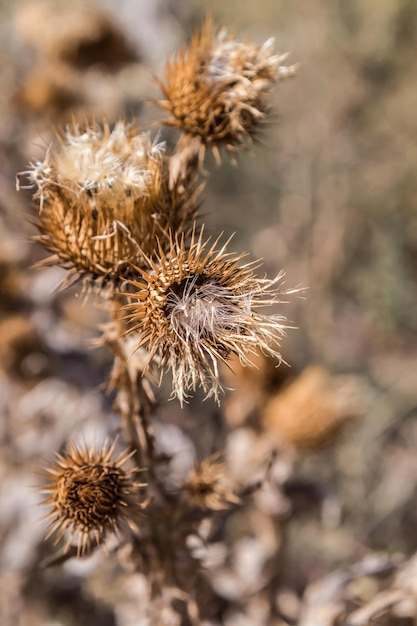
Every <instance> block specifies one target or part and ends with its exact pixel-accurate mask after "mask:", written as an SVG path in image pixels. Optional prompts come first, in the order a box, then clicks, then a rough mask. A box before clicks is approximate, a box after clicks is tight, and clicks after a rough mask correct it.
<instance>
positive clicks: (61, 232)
mask: <svg viewBox="0 0 417 626" xmlns="http://www.w3.org/2000/svg"><path fill="white" fill-rule="evenodd" d="M168 161H169V159H168V157H167V155H166V154H165V147H164V144H162V143H155V142H154V141H153V140H152V138H151V136H150V134H149V133H139V132H138V130H137V129H136V127H135V126H134V125H133V124H126V123H125V122H123V121H119V122H118V123H116V125H115V126H114V128H113V129H112V130H111V129H110V128H109V126H108V125H107V124H106V123H104V125H103V126H102V127H101V126H99V125H98V124H93V125H92V126H90V127H87V128H86V129H85V130H81V129H80V127H79V126H78V125H77V124H74V125H73V126H72V127H68V128H67V130H66V132H65V134H64V135H63V136H62V137H61V138H60V146H59V147H58V148H57V149H53V148H52V147H50V148H49V149H48V150H47V152H46V155H45V158H44V160H43V161H41V162H36V163H35V164H32V165H31V167H30V169H29V170H28V171H27V172H23V174H26V175H27V177H28V178H29V181H30V184H31V185H32V186H33V187H36V188H37V191H36V193H35V197H36V198H38V199H39V216H38V217H39V221H38V227H39V230H40V236H39V237H38V239H39V241H40V242H41V243H42V244H43V245H44V246H45V247H46V248H47V249H48V250H49V251H51V252H52V253H53V256H51V257H49V258H48V259H46V260H45V261H44V264H49V265H51V264H59V265H62V266H64V267H66V268H69V269H70V270H71V274H72V275H75V276H76V277H77V278H78V277H79V276H85V275H87V276H89V277H90V278H92V279H97V278H101V279H113V280H114V279H124V278H125V277H126V276H128V275H129V272H130V269H131V263H132V262H134V263H135V264H136V265H139V266H141V265H142V263H143V258H144V257H143V253H144V254H145V255H146V254H150V253H151V252H152V250H153V248H154V245H155V237H156V236H157V237H158V238H159V239H160V241H161V242H162V245H163V242H164V241H166V243H167V244H168V243H169V237H168V236H167V235H166V233H168V231H169V230H182V229H185V230H187V228H188V226H189V224H190V223H191V222H192V220H193V219H194V218H195V211H196V196H197V194H198V190H197V188H196V186H195V184H194V183H193V181H192V180H191V179H190V178H189V177H187V176H186V178H183V179H182V180H177V183H176V184H175V185H174V186H170V185H169V180H168V176H169V172H168Z"/></svg>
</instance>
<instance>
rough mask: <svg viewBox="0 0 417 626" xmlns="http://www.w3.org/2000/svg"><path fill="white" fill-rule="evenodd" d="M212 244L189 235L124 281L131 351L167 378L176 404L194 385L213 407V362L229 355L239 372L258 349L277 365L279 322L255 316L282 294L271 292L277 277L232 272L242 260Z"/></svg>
mask: <svg viewBox="0 0 417 626" xmlns="http://www.w3.org/2000/svg"><path fill="white" fill-rule="evenodd" d="M218 243H219V239H216V241H214V243H211V242H210V239H208V240H206V241H203V235H202V233H200V235H199V236H196V235H195V234H193V236H192V238H191V242H190V245H189V246H186V245H185V240H184V237H178V236H176V237H175V238H174V237H173V238H172V240H171V248H170V251H169V253H168V254H165V253H164V251H163V250H162V249H161V248H160V249H159V251H158V253H157V254H155V256H154V260H151V259H149V266H150V267H149V270H148V271H147V272H145V271H143V270H142V271H141V277H140V278H139V279H138V280H133V281H130V287H131V289H130V293H129V294H128V295H129V299H130V303H129V304H128V305H126V306H125V309H126V310H127V316H126V317H127V319H128V323H129V325H130V330H129V331H128V332H138V333H139V339H138V344H137V347H138V348H139V347H145V348H146V349H147V350H148V352H149V362H151V360H152V359H153V358H154V357H156V358H157V360H158V362H159V364H160V366H161V368H162V370H163V369H168V370H171V371H172V377H173V395H175V396H177V397H178V398H179V400H180V402H181V403H182V402H183V400H184V398H186V397H187V392H188V391H189V390H191V389H192V390H195V389H196V387H197V385H201V386H202V388H203V390H204V392H205V393H206V395H207V397H208V396H214V397H215V398H216V400H218V395H219V391H221V389H222V388H221V385H220V382H219V371H218V362H219V361H223V362H226V361H227V359H228V357H229V356H230V355H232V354H236V355H237V356H238V357H239V359H240V361H241V362H242V363H243V364H249V363H250V362H251V355H253V354H255V353H256V351H257V350H259V349H260V350H261V351H262V352H264V353H265V354H267V355H269V356H273V357H276V358H278V359H279V360H280V358H281V357H280V354H279V352H278V350H277V347H278V346H277V344H278V340H279V339H280V338H281V337H282V335H283V334H284V328H285V327H284V325H283V322H284V321H285V318H284V317H282V316H280V315H271V316H265V315H262V314H261V313H258V311H257V309H258V308H259V307H264V306H270V305H272V304H275V303H276V302H278V301H279V296H280V295H282V293H283V292H280V291H278V290H277V289H271V287H272V286H273V285H274V284H275V283H276V282H278V281H279V279H280V278H281V277H282V274H280V275H279V276H277V278H275V279H274V280H267V279H265V278H258V277H256V275H255V274H254V264H253V263H248V264H246V265H242V266H239V261H240V259H241V258H242V256H244V255H240V256H236V255H233V254H232V253H230V252H226V246H227V243H228V242H226V243H225V244H224V245H223V246H221V247H220V248H217V245H218Z"/></svg>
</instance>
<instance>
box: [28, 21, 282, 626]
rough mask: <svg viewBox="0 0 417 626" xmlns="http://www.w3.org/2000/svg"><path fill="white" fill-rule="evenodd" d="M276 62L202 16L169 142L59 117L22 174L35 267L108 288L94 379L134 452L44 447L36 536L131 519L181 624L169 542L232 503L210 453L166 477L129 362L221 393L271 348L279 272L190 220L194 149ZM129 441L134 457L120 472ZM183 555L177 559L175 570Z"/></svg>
mask: <svg viewBox="0 0 417 626" xmlns="http://www.w3.org/2000/svg"><path fill="white" fill-rule="evenodd" d="M284 60H285V55H279V54H275V53H274V52H273V50H272V42H271V41H269V42H266V43H265V44H264V45H263V46H258V45H255V44H252V43H250V42H239V41H236V40H235V39H234V35H233V34H232V33H231V32H230V31H228V30H226V29H216V28H214V26H213V24H212V22H211V21H210V20H207V21H206V23H205V24H204V26H203V27H202V29H201V30H200V31H199V32H197V33H196V34H195V36H194V37H193V39H192V42H191V44H190V46H189V47H188V48H183V49H182V50H181V51H180V53H179V54H178V56H177V57H176V59H174V61H172V62H171V63H168V65H167V69H166V82H165V84H164V85H162V84H161V87H162V90H163V92H164V94H165V97H166V100H165V101H164V102H160V103H159V104H160V106H161V107H162V108H163V109H165V110H167V111H168V112H169V113H170V115H171V117H170V118H169V119H168V120H165V122H163V123H167V124H168V125H171V126H175V127H177V128H178V129H179V130H180V131H181V133H182V135H181V138H180V140H179V142H178V143H177V146H176V148H175V149H174V151H173V152H172V153H171V152H170V151H169V150H168V149H167V148H166V147H165V144H164V143H163V142H155V141H154V140H153V139H152V137H151V135H150V134H149V133H147V132H144V133H141V132H139V131H138V129H137V127H136V126H135V125H134V124H127V123H126V122H124V121H119V122H117V123H116V124H115V126H114V127H113V128H112V129H111V128H110V126H109V125H108V124H107V123H104V124H103V125H102V126H100V125H98V124H95V123H94V124H92V125H91V126H87V127H86V128H84V129H81V127H80V126H78V125H77V124H73V126H71V127H68V128H67V130H66V132H65V133H63V135H62V136H61V137H60V138H59V141H60V145H59V147H58V148H53V147H52V146H51V147H50V148H49V149H48V150H47V152H46V155H45V158H44V159H43V161H39V162H36V163H34V164H31V166H30V167H29V169H28V170H27V171H26V172H23V174H24V175H26V177H27V178H28V179H29V187H30V188H34V189H35V194H34V197H35V199H36V200H37V203H38V204H37V208H38V217H37V219H38V228H39V231H40V234H39V236H38V238H37V239H38V241H39V242H40V243H41V244H43V245H44V247H45V248H46V249H47V250H48V251H49V252H51V253H52V256H50V257H49V258H47V259H45V260H44V261H43V262H42V263H41V264H42V265H54V264H56V265H60V266H63V267H65V268H68V269H69V274H68V276H67V279H66V281H64V282H65V284H68V283H70V282H72V281H76V280H78V279H79V278H86V279H87V284H88V285H89V286H91V285H97V284H98V286H102V285H103V284H105V285H106V287H107V289H106V293H105V294H104V295H105V297H106V303H107V304H110V306H109V307H108V309H109V311H110V321H109V323H108V324H107V325H105V328H104V333H103V337H102V338H101V339H100V340H98V341H97V344H99V343H100V344H101V345H107V346H108V347H109V348H110V349H111V350H112V351H113V354H114V366H113V370H112V374H111V376H110V379H109V383H108V388H109V389H110V391H111V392H114V394H115V405H114V409H115V411H116V412H117V413H118V414H119V415H120V425H121V429H122V431H123V436H124V437H125V440H126V442H127V443H128V445H129V450H132V452H128V451H127V450H125V451H123V452H121V453H120V454H119V455H118V456H115V457H114V458H113V454H114V452H115V446H116V443H113V444H112V445H109V444H105V445H104V446H103V447H102V449H100V450H97V449H96V448H95V447H92V448H87V447H86V446H81V447H80V446H76V445H75V444H73V443H70V444H69V445H68V451H67V452H63V453H61V454H58V455H57V458H56V460H55V461H54V462H53V463H52V464H51V466H50V467H49V468H48V469H46V470H45V471H44V475H46V476H47V477H48V484H47V486H46V488H45V494H46V497H45V499H44V504H46V505H48V506H49V507H50V508H51V510H50V512H49V514H48V516H47V517H48V520H49V524H50V526H51V528H50V531H49V535H48V536H52V535H55V537H56V541H60V540H61V539H62V538H64V536H67V539H66V545H65V549H66V550H67V552H70V550H69V548H70V547H71V551H72V552H74V551H75V552H76V554H77V555H78V556H83V555H86V554H90V553H91V552H92V551H93V550H94V549H95V548H96V547H98V546H101V545H102V544H104V543H105V540H106V537H107V536H108V535H109V534H111V533H113V532H116V531H117V530H119V529H120V528H121V527H122V526H124V525H126V524H127V525H128V526H130V527H131V528H132V529H133V531H134V532H135V538H134V539H133V537H132V541H131V545H130V548H131V553H130V554H131V555H130V557H129V558H130V559H131V564H133V569H136V571H137V570H139V569H140V568H142V570H141V571H145V572H146V575H147V576H149V579H150V580H152V581H155V580H158V584H153V583H152V582H151V583H150V585H151V586H152V593H154V594H155V593H157V591H156V590H157V589H158V590H159V591H158V592H159V593H161V594H162V593H163V590H164V585H165V587H166V588H168V587H170V588H174V587H175V588H177V589H179V595H178V594H177V597H178V598H182V599H184V598H185V604H187V606H189V607H192V608H190V609H189V615H188V617H189V620H188V621H189V622H190V623H193V624H197V623H200V622H199V621H198V620H197V617H196V615H197V614H198V610H197V608H196V604H195V601H194V599H193V598H192V597H191V595H192V594H190V583H189V581H194V580H195V579H196V578H197V576H196V573H197V569H195V570H193V568H194V567H195V568H198V562H197V561H193V560H192V558H191V557H192V554H191V553H190V552H188V553H187V555H186V558H184V559H183V557H184V552H181V550H187V547H186V546H187V542H186V538H187V536H189V535H190V534H192V533H193V532H195V530H196V528H195V523H196V517H197V518H198V519H199V520H201V515H202V516H204V517H207V518H209V520H210V517H211V516H214V515H215V514H216V512H217V511H219V510H222V509H227V508H229V507H230V505H232V504H237V503H238V502H240V500H239V498H238V497H237V496H236V494H235V493H234V490H233V482H232V481H231V479H230V475H229V471H228V468H227V466H226V465H225V464H224V463H223V462H220V461H219V460H218V459H219V458H220V456H221V454H222V451H221V450H219V453H218V454H215V455H214V456H213V455H212V456H210V457H209V458H207V459H203V460H202V461H201V462H200V463H198V464H197V465H195V467H194V468H193V469H192V470H191V472H190V473H189V475H188V477H187V479H186V480H185V482H183V484H182V488H181V489H180V490H178V491H177V490H174V491H172V490H171V489H170V488H169V484H168V483H167V484H165V482H164V478H163V475H164V473H163V471H159V470H160V468H159V467H158V465H159V464H161V463H162V464H163V463H166V462H167V458H166V457H164V454H163V453H160V451H159V450H158V441H157V440H156V438H155V436H154V433H153V426H154V425H155V420H154V417H155V407H156V406H157V401H156V399H155V397H154V395H153V391H152V389H151V383H150V381H149V380H147V379H145V378H144V376H143V375H144V374H147V375H149V373H150V372H151V371H155V370H157V369H158V368H159V373H160V377H161V378H162V376H163V374H164V373H165V372H166V371H170V372H171V374H172V381H173V387H172V393H173V396H176V397H177V398H178V399H179V401H180V404H181V405H182V404H183V403H184V401H185V399H186V398H187V397H188V395H189V393H190V392H191V391H194V390H196V388H197V387H199V386H200V387H202V389H203V391H204V393H205V395H206V397H213V398H214V399H215V400H216V401H219V397H220V393H221V391H222V384H221V380H220V371H219V364H221V363H223V364H225V365H226V366H230V363H232V362H233V360H234V359H235V360H236V359H238V361H239V362H240V364H241V365H242V366H246V365H249V364H251V363H252V362H253V361H256V359H257V358H258V355H259V353H261V354H263V355H265V356H268V357H271V358H272V360H274V361H275V364H279V363H280V361H281V355H280V351H279V349H280V345H279V344H280V340H281V338H282V337H283V335H284V333H285V328H286V319H285V317H283V316H282V315H281V314H280V313H278V312H277V311H276V308H275V307H277V306H278V305H279V304H280V303H281V302H282V298H283V296H284V295H286V294H288V293H290V292H289V291H285V290H284V289H283V282H282V279H283V272H280V273H279V274H278V275H277V276H276V277H275V278H273V279H267V278H266V277H264V276H258V275H257V273H256V272H257V270H258V269H259V266H260V264H259V263H258V262H257V261H255V262H247V261H246V260H244V259H245V258H246V254H239V253H233V252H231V251H229V245H230V239H228V240H226V241H225V242H224V243H223V242H222V239H221V236H219V237H217V238H211V237H205V236H204V227H200V226H198V225H197V218H198V208H199V202H198V197H199V192H200V189H201V185H200V186H199V184H198V180H199V178H198V177H199V174H200V167H199V166H201V163H202V160H203V158H204V154H205V151H206V149H207V148H210V149H211V150H212V151H213V152H214V154H215V156H216V157H217V158H219V155H220V153H219V149H220V148H221V147H224V148H226V149H229V150H231V149H237V148H239V147H242V146H243V145H244V144H245V143H247V142H248V141H250V140H252V139H253V138H254V136H255V133H256V130H257V128H258V125H259V122H260V121H262V120H263V119H264V118H265V116H266V115H267V113H268V111H269V109H270V104H271V100H270V96H271V89H272V86H273V84H274V83H275V82H276V81H278V80H279V79H281V78H283V77H286V76H290V75H292V74H293V73H294V67H293V66H290V67H286V66H284V65H283V62H284ZM102 295H103V293H102ZM268 311H269V314H267V312H268ZM132 350H133V355H132ZM129 355H130V356H129ZM132 356H133V358H132ZM213 447H214V446H213ZM132 454H134V455H135V463H136V465H135V467H133V468H132V469H125V464H126V463H127V461H128V459H129V458H130V456H131V455H132ZM139 467H140V468H142V469H143V468H146V469H144V471H146V485H145V484H144V483H142V484H141V483H137V482H136V474H137V472H138V471H139ZM180 482H181V481H180ZM142 488H143V489H142ZM145 501H146V505H145ZM145 506H146V516H143V518H141V520H140V524H139V525H138V516H139V515H140V511H141V509H142V508H144V507H145ZM196 508H197V509H201V510H200V511H199V512H198V515H197V516H196V511H195V509H196ZM230 508H231V507H230ZM73 542H75V544H74V545H73ZM177 560H178V561H179V562H178V563H177ZM181 561H184V562H187V567H188V566H190V568H191V570H190V571H191V576H188V573H189V572H187V581H186V582H181V580H182V581H184V580H185V578H184V575H183V574H181V570H182V565H181ZM190 561H191V562H192V564H191V565H190ZM181 576H182V578H181ZM161 590H162V591H161ZM188 600H190V602H188ZM193 602H194V604H193ZM187 610H188V609H187ZM190 616H191V617H190ZM184 623H188V622H184Z"/></svg>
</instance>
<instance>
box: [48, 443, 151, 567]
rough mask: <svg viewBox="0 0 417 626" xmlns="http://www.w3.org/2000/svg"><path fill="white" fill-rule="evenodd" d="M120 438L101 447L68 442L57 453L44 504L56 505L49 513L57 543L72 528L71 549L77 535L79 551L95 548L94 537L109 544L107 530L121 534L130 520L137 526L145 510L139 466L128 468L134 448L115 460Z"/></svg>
mask: <svg viewBox="0 0 417 626" xmlns="http://www.w3.org/2000/svg"><path fill="white" fill-rule="evenodd" d="M115 447H116V442H114V443H113V444H112V445H109V444H104V446H103V447H102V448H101V449H99V450H96V448H95V446H92V447H91V448H87V446H77V445H75V444H74V443H71V442H70V443H69V444H68V451H67V452H63V453H60V454H59V453H57V455H56V460H55V461H54V462H53V463H52V464H51V466H50V467H48V468H45V470H44V471H43V475H44V476H45V477H47V478H48V481H49V484H48V486H46V487H45V489H44V493H45V494H46V498H45V499H44V500H43V504H46V505H48V506H51V507H52V508H51V510H50V512H49V513H48V515H47V519H48V520H49V525H50V526H51V529H50V531H49V534H48V537H50V536H51V535H53V534H55V535H56V543H57V542H58V541H59V540H60V539H62V538H63V536H64V535H65V534H67V533H68V538H67V542H66V545H65V550H68V548H69V546H70V545H71V543H72V540H73V539H74V538H76V539H77V554H78V556H83V555H85V554H88V553H89V552H90V551H91V548H92V546H93V543H92V542H95V544H96V545H100V544H103V543H104V542H105V539H106V535H108V534H109V533H115V532H117V531H118V529H120V527H121V526H122V524H123V523H125V522H127V523H128V524H129V525H130V526H131V527H133V528H135V526H136V524H137V518H138V514H139V510H140V506H139V502H140V499H139V494H138V489H139V487H140V486H144V485H143V484H141V483H137V482H135V479H134V477H135V474H136V473H137V472H138V471H139V468H137V467H133V468H132V469H129V470H126V469H124V467H123V466H124V465H125V464H126V462H127V461H128V459H130V458H131V456H132V455H133V452H129V451H128V450H124V451H123V452H121V453H120V454H119V455H118V456H116V457H115V458H113V459H112V456H113V453H114V450H115Z"/></svg>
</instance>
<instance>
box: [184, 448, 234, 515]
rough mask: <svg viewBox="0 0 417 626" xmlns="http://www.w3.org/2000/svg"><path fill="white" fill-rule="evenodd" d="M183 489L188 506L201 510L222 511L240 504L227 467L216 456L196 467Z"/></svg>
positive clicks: (197, 464)
mask: <svg viewBox="0 0 417 626" xmlns="http://www.w3.org/2000/svg"><path fill="white" fill-rule="evenodd" d="M183 489H184V495H185V499H186V501H187V503H188V505H189V506H192V507H196V508H200V509H211V510H212V511H221V510H222V509H227V508H229V506H230V505H231V504H239V502H240V498H238V496H236V495H235V494H234V493H233V489H232V485H231V481H230V480H229V478H228V474H227V471H226V465H225V464H224V463H223V462H221V461H218V460H217V458H216V455H214V456H212V457H209V458H207V459H204V460H203V461H202V462H201V463H196V464H195V465H194V467H193V468H192V469H191V471H190V473H189V474H188V477H187V480H186V481H185V483H184V486H183Z"/></svg>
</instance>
